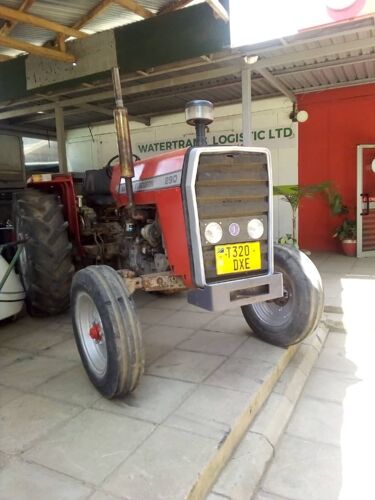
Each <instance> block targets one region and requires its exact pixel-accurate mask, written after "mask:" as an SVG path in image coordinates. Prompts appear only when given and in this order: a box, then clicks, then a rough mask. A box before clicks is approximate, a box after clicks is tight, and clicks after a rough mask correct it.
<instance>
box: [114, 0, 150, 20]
mask: <svg viewBox="0 0 375 500" xmlns="http://www.w3.org/2000/svg"><path fill="white" fill-rule="evenodd" d="M114 2H115V3H117V4H118V5H121V7H124V8H125V9H127V10H130V11H131V12H134V14H137V15H138V16H140V17H143V18H144V19H147V18H150V17H154V16H155V14H154V13H153V12H151V10H148V9H145V8H144V7H142V5H140V4H139V3H138V2H135V1H134V0H114Z"/></svg>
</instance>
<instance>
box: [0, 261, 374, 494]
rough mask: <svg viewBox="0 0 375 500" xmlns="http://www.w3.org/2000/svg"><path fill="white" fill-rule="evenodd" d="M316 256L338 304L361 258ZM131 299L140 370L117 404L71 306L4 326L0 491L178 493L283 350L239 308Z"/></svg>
mask: <svg viewBox="0 0 375 500" xmlns="http://www.w3.org/2000/svg"><path fill="white" fill-rule="evenodd" d="M314 260H315V261H316V262H317V264H318V266H319V268H320V269H321V271H322V274H323V278H324V281H325V289H326V300H327V304H328V305H329V306H331V307H333V308H335V307H340V306H342V305H345V304H344V303H345V300H347V298H345V293H344V292H345V290H344V288H345V287H343V281H342V280H343V279H353V280H354V279H356V278H354V277H355V276H357V274H358V273H362V275H363V272H364V271H363V270H364V268H366V269H367V268H368V262H367V265H366V266H364V264H363V263H362V261H357V260H356V259H349V258H347V257H341V256H337V255H335V256H331V255H316V256H314ZM348 270H349V274H348ZM366 272H367V271H366ZM350 273H351V274H350ZM374 274H375V270H374ZM348 275H350V276H352V277H353V278H347V276H348ZM357 281H358V280H357ZM348 300H349V299H348ZM137 305H138V308H139V312H140V317H141V321H142V323H143V332H144V343H145V349H146V358H147V370H146V375H145V376H144V378H143V380H142V382H141V384H140V386H139V388H138V389H137V390H136V391H135V393H134V394H133V395H132V396H130V397H128V398H126V399H125V400H122V401H117V402H113V401H112V402H109V401H107V400H104V399H103V398H101V396H100V395H99V394H98V393H97V392H96V391H95V389H93V387H92V386H91V385H90V383H89V382H88V380H87V378H86V375H85V373H84V371H83V369H82V367H81V363H80V360H79V357H78V354H77V351H76V347H75V343H74V341H73V339H72V331H71V325H70V318H69V316H68V315H64V316H60V317H56V318H52V319H31V318H28V317H25V318H22V319H20V320H19V321H17V322H15V323H13V324H8V325H3V326H1V327H0V368H1V378H0V499H6V500H8V499H13V498H16V499H17V500H18V499H20V500H22V499H27V500H34V499H35V500H40V499H44V498H54V499H57V500H60V499H69V500H75V499H88V498H90V499H93V500H104V499H106V500H111V499H112V500H113V499H115V498H117V499H119V498H122V499H125V498H126V499H137V500H148V499H150V500H153V499H158V498H160V499H161V498H163V499H170V500H178V499H180V498H184V496H185V495H186V494H187V492H189V491H190V489H191V487H192V486H193V485H194V483H195V481H196V480H197V477H199V475H200V472H201V471H202V469H203V468H204V467H205V466H206V465H207V463H209V462H210V460H212V457H213V456H214V455H215V453H217V450H218V449H220V446H221V443H222V442H223V440H225V438H226V436H227V435H228V432H229V431H230V430H231V429H232V426H233V424H234V422H235V420H236V418H237V417H238V415H239V414H241V412H243V411H244V408H246V405H247V404H248V402H249V400H251V398H253V397H254V396H255V395H257V394H258V392H259V390H260V387H261V386H262V385H263V384H264V383H265V382H267V380H268V378H269V377H270V374H272V372H273V370H274V367H275V364H277V362H278V360H279V359H280V358H281V357H282V356H283V355H284V353H285V352H286V351H285V350H283V349H278V348H275V347H272V346H268V345H266V344H263V343H261V342H259V341H258V340H256V339H255V338H253V337H251V336H250V337H249V329H248V327H247V324H246V323H245V321H244V320H243V318H242V315H241V312H240V311H239V310H234V311H229V312H227V313H224V314H221V315H217V314H212V313H208V312H204V311H201V310H199V309H197V308H195V307H194V306H190V305H188V304H187V301H186V298H185V296H184V294H179V295H176V296H173V297H157V296H152V295H147V294H139V295H138V296H137ZM51 491H53V495H52V497H51Z"/></svg>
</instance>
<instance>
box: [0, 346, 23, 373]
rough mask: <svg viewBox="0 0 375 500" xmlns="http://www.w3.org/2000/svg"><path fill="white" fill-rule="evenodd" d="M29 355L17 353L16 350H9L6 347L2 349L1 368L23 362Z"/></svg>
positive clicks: (0, 350) (0, 355) (0, 349)
mask: <svg viewBox="0 0 375 500" xmlns="http://www.w3.org/2000/svg"><path fill="white" fill-rule="evenodd" d="M28 357H29V353H26V352H21V351H17V350H15V349H8V348H6V347H0V368H1V369H3V368H5V367H6V366H8V365H11V364H12V363H14V362H15V361H21V360H22V359H25V358H28Z"/></svg>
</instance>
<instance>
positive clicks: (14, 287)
mask: <svg viewBox="0 0 375 500" xmlns="http://www.w3.org/2000/svg"><path fill="white" fill-rule="evenodd" d="M8 266H9V264H8V262H7V261H6V260H5V259H4V257H2V256H1V255H0V281H1V280H2V278H3V276H4V274H5V273H6V271H7V269H8ZM24 299H25V292H24V289H23V286H22V283H21V280H20V278H19V276H18V275H17V274H16V273H15V271H14V269H12V271H11V273H10V275H9V276H8V279H7V280H6V282H5V284H4V286H3V289H2V290H1V291H0V320H2V319H5V318H10V317H12V316H14V315H16V314H18V313H19V312H20V311H21V309H22V306H23V302H24Z"/></svg>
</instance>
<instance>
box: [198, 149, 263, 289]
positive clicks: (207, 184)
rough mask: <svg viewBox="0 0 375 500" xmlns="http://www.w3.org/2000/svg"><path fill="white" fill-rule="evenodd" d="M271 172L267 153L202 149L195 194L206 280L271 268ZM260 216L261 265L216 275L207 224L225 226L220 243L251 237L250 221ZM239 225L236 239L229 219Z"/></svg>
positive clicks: (248, 274) (255, 272) (220, 279)
mask: <svg viewBox="0 0 375 500" xmlns="http://www.w3.org/2000/svg"><path fill="white" fill-rule="evenodd" d="M268 193H269V175H268V167H267V155H266V154H265V153H262V152H251V151H236V152H228V153H202V154H201V155H200V158H199V164H198V169H197V177H196V183H195V194H196V201H197V209H198V217H199V225H200V233H201V242H202V253H203V262H204V271H205V277H206V281H207V283H209V282H214V281H222V280H227V279H233V278H240V277H244V276H251V275H254V274H257V275H259V274H264V273H266V272H267V271H268V244H267V243H268V217H269V199H268ZM252 218H261V219H262V221H263V223H264V225H265V231H264V234H263V236H262V238H261V239H260V240H258V241H260V242H261V254H262V269H261V270H258V271H251V272H249V271H247V272H244V273H235V274H231V275H224V276H223V275H222V276H217V274H216V265H215V247H214V245H211V244H209V243H208V242H206V241H205V238H204V228H205V225H206V224H208V223H209V222H212V221H215V222H219V223H220V224H221V225H222V227H223V233H224V234H223V239H222V240H221V241H220V244H227V243H234V242H248V241H252V240H251V238H250V237H249V236H248V234H247V223H248V221H249V220H250V219H252ZM232 222H237V223H238V224H239V225H240V228H241V231H240V235H239V236H238V237H237V238H236V239H234V238H233V236H231V235H230V233H229V231H228V227H229V225H230V223H232Z"/></svg>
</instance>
